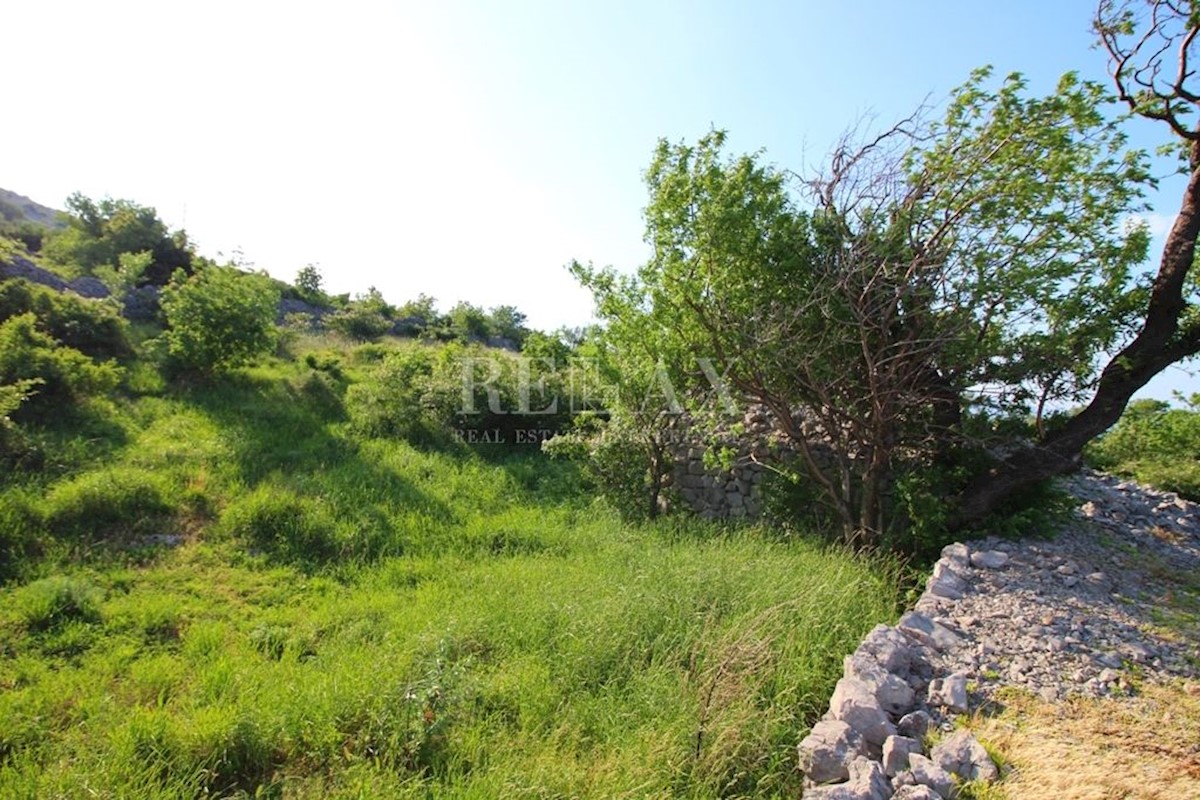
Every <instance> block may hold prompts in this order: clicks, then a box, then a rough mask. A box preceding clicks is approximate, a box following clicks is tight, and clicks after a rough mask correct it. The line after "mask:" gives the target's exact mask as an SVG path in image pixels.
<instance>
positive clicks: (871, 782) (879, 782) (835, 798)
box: [804, 756, 892, 800]
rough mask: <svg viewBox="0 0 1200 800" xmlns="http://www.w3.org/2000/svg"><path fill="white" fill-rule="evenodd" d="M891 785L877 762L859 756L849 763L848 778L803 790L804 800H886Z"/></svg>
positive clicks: (890, 792)
mask: <svg viewBox="0 0 1200 800" xmlns="http://www.w3.org/2000/svg"><path fill="white" fill-rule="evenodd" d="M891 796H892V787H891V785H890V784H889V783H888V780H887V778H886V777H884V774H883V769H882V768H881V767H880V766H879V762H877V761H872V760H871V759H869V758H865V757H863V756H859V757H858V758H856V759H854V761H852V762H851V763H850V780H849V781H847V782H846V783H839V784H835V785H833V786H815V787H812V788H810V789H805V790H804V798H805V800H888V799H889V798H890V797H891Z"/></svg>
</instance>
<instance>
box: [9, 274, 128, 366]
mask: <svg viewBox="0 0 1200 800" xmlns="http://www.w3.org/2000/svg"><path fill="white" fill-rule="evenodd" d="M29 313H32V314H33V315H34V316H35V317H37V327H38V329H39V330H41V331H43V332H45V333H47V334H49V335H50V336H51V337H53V338H54V339H57V340H58V341H59V342H61V343H62V344H64V345H66V346H67V347H73V348H75V349H76V350H78V351H80V352H81V353H85V354H87V355H89V356H93V357H95V358H125V357H128V356H130V355H132V354H133V347H132V345H131V344H130V342H129V326H128V325H127V324H126V322H125V320H123V319H122V318H121V316H120V315H119V314H118V313H117V311H116V309H115V308H114V307H113V305H112V304H111V303H108V302H103V301H98V300H89V299H87V298H83V297H79V296H77V295H74V294H69V293H64V292H56V291H54V290H53V289H48V288H46V287H43V286H36V285H34V284H32V283H29V282H28V281H26V280H23V279H21V280H10V281H4V282H2V283H0V321H3V320H6V319H10V318H12V317H15V316H19V315H21V314H29Z"/></svg>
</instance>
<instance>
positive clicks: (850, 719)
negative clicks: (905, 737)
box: [829, 678, 896, 746]
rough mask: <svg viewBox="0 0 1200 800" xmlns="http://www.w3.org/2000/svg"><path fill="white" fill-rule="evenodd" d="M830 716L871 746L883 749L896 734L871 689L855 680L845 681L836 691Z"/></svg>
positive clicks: (840, 682)
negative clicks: (888, 738) (860, 735)
mask: <svg viewBox="0 0 1200 800" xmlns="http://www.w3.org/2000/svg"><path fill="white" fill-rule="evenodd" d="M829 713H830V715H831V716H832V717H833V718H834V719H838V720H841V721H842V722H845V723H846V724H847V725H849V726H850V727H851V728H853V729H854V730H856V731H858V732H859V733H860V734H862V737H863V738H864V739H866V741H867V742H868V743H869V744H873V745H876V746H882V745H883V742H884V740H885V739H887V737H889V736H891V735H893V734H895V733H896V726H895V725H893V724H892V722H891V720H889V719H888V716H887V714H886V713H885V712H884V710H883V707H882V706H881V705H880V704H879V701H878V700H877V699H875V692H874V691H873V690H872V689H871V687H870V686H868V685H867V684H865V683H863V682H862V681H860V680H855V679H854V678H842V679H841V680H840V681H838V682H837V687H836V688H835V689H834V690H833V698H832V699H831V700H830V701H829Z"/></svg>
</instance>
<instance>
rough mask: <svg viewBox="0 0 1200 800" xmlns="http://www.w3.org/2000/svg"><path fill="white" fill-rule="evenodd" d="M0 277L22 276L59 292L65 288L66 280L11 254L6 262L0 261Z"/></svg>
mask: <svg viewBox="0 0 1200 800" xmlns="http://www.w3.org/2000/svg"><path fill="white" fill-rule="evenodd" d="M0 278H24V279H25V280H27V281H30V282H31V283H40V284H41V285H42V286H49V287H50V288H51V289H54V290H55V291H59V292H61V291H63V290H65V289H66V288H67V282H66V281H64V280H63V279H62V278H60V277H58V276H57V275H55V274H54V273H53V272H50V271H49V270H45V269H42V268H41V267H39V266H38V265H37V264H34V263H33V262H32V261H30V260H29V259H27V258H21V257H20V256H13V257H12V259H11V260H9V261H7V262H5V261H0Z"/></svg>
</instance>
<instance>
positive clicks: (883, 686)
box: [842, 651, 915, 717]
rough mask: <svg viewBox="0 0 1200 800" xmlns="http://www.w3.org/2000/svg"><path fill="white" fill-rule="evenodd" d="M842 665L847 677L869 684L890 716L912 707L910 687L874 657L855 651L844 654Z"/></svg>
mask: <svg viewBox="0 0 1200 800" xmlns="http://www.w3.org/2000/svg"><path fill="white" fill-rule="evenodd" d="M842 667H843V672H844V674H845V676H846V677H847V678H855V679H856V680H860V681H862V682H863V683H865V684H866V685H867V686H870V687H871V689H872V690H873V691H874V692H875V699H876V700H878V701H879V705H881V706H883V710H884V711H886V712H888V713H889V714H891V715H892V716H896V717H898V716H900V715H901V714H904V713H906V712H908V711H909V710H910V709H911V708H912V707H913V700H914V699H915V693H914V692H913V690H912V687H911V686H909V685H908V683H906V682H905V681H904V680H903V679H902V678H900V676H898V675H893V674H892V673H890V672H888V671H887V670H885V669H884V668H883V667H881V666H880V665H879V664H878V662H876V661H875V660H874V659H871V658H869V657H867V656H865V655H863V654H862V653H860V652H858V651H855V652H854V653H853V654H851V655H848V656H846V658H845V659H844V660H843V662H842Z"/></svg>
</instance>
